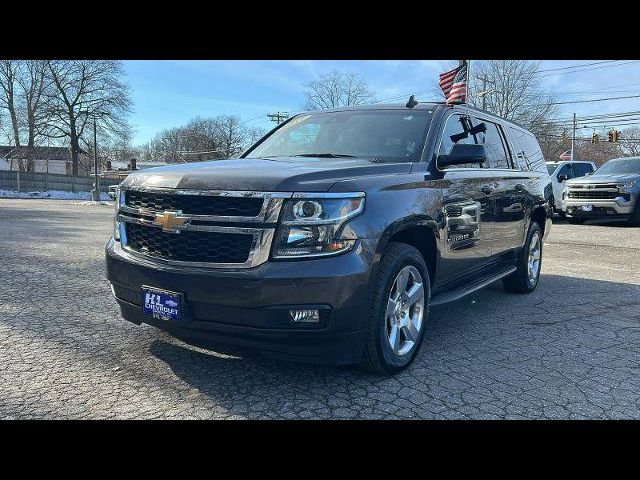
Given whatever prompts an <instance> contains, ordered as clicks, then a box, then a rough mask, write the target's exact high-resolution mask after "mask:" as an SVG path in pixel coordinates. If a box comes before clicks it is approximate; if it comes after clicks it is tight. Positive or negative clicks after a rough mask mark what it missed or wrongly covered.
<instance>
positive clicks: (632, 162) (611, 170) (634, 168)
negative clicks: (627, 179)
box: [592, 158, 640, 176]
mask: <svg viewBox="0 0 640 480" xmlns="http://www.w3.org/2000/svg"><path fill="white" fill-rule="evenodd" d="M626 173H637V174H640V158H624V159H620V160H609V161H608V162H607V163H605V164H604V165H602V166H601V167H600V168H599V169H598V170H596V171H595V172H593V174H592V175H593V176H598V175H624V174H626Z"/></svg>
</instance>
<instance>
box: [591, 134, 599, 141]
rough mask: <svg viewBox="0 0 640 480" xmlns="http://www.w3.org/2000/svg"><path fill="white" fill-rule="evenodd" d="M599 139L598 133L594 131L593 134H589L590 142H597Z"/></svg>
mask: <svg viewBox="0 0 640 480" xmlns="http://www.w3.org/2000/svg"><path fill="white" fill-rule="evenodd" d="M599 141H600V135H598V134H597V133H596V132H593V135H591V143H598V142H599Z"/></svg>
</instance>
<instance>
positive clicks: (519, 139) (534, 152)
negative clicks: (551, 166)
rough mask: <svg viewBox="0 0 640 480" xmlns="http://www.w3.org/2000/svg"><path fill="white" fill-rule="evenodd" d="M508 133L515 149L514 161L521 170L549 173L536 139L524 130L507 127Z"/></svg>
mask: <svg viewBox="0 0 640 480" xmlns="http://www.w3.org/2000/svg"><path fill="white" fill-rule="evenodd" d="M509 134H510V136H511V139H512V140H513V143H514V144H515V145H514V148H515V149H516V155H515V156H516V161H517V162H518V164H519V165H520V167H521V168H522V169H523V170H530V171H536V172H541V173H547V174H548V173H549V172H548V170H547V167H546V164H545V162H544V156H543V155H542V150H541V149H540V145H539V144H538V140H536V137H534V136H533V134H532V133H529V132H527V131H525V130H520V129H516V128H513V127H509Z"/></svg>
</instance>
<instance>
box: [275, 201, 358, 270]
mask: <svg viewBox="0 0 640 480" xmlns="http://www.w3.org/2000/svg"><path fill="white" fill-rule="evenodd" d="M282 208H283V213H282V224H281V226H280V227H279V228H278V233H277V235H276V238H275V245H274V250H273V257H274V258H292V257H318V256H326V255H337V254H339V253H344V252H347V251H349V250H351V248H353V246H354V245H355V242H356V241H355V239H343V238H341V234H342V226H343V225H344V223H345V222H346V221H347V220H349V219H350V218H353V217H355V216H356V215H359V214H360V213H362V211H363V210H364V193H348V194H344V193H340V194H297V195H294V198H292V199H290V200H287V201H286V202H285V203H284V205H283V206H282Z"/></svg>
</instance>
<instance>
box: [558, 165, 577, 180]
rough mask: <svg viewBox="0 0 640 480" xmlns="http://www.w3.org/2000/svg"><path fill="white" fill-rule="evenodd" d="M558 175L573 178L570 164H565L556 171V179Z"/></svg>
mask: <svg viewBox="0 0 640 480" xmlns="http://www.w3.org/2000/svg"><path fill="white" fill-rule="evenodd" d="M560 175H566V176H567V178H573V177H574V176H575V175H574V174H573V168H572V167H571V164H570V163H565V164H564V165H563V166H562V168H560V170H558V174H557V175H556V177H560Z"/></svg>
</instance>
